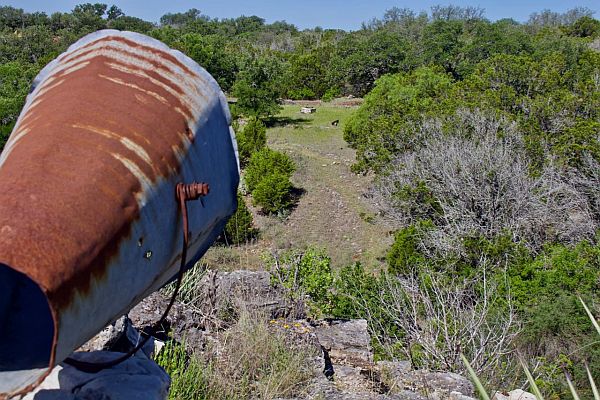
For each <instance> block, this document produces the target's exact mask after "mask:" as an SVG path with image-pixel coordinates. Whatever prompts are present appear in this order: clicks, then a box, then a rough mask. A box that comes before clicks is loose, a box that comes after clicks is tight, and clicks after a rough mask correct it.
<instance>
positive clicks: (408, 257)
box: [387, 221, 433, 275]
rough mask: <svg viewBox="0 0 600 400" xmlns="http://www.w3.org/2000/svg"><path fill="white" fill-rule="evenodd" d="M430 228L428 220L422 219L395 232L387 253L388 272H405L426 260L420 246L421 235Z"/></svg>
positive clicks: (430, 224) (431, 225)
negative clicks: (392, 242)
mask: <svg viewBox="0 0 600 400" xmlns="http://www.w3.org/2000/svg"><path fill="white" fill-rule="evenodd" d="M432 228H433V224H432V223H431V222H430V221H422V222H419V223H416V224H414V225H410V226H408V227H406V228H403V229H400V230H399V231H398V232H396V235H395V237H394V244H393V245H392V248H391V249H390V251H389V252H388V254H387V262H388V268H389V272H390V273H392V274H396V275H398V274H406V273H408V272H410V271H411V270H412V269H413V268H415V267H418V266H420V265H422V264H424V263H425V262H426V261H427V257H426V256H425V254H423V252H422V249H421V248H420V246H421V243H422V236H423V235H424V234H426V233H427V231H428V230H431V229H432Z"/></svg>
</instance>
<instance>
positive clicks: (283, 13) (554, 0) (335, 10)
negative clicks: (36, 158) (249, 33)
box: [0, 0, 600, 30]
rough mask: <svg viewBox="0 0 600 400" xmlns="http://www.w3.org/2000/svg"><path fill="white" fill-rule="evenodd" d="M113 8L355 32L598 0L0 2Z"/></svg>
mask: <svg viewBox="0 0 600 400" xmlns="http://www.w3.org/2000/svg"><path fill="white" fill-rule="evenodd" d="M87 2H89V3H96V2H98V3H106V4H108V5H112V4H116V5H117V6H118V7H120V8H121V9H122V10H123V11H124V12H125V14H127V15H131V16H134V17H140V18H143V19H145V20H148V21H154V22H156V21H158V20H159V18H160V17H161V15H163V14H166V13H168V12H181V11H186V10H188V9H190V8H197V9H199V10H201V11H202V13H203V14H206V15H209V16H210V17H219V18H229V17H237V16H240V15H258V16H259V17H262V18H265V19H266V20H267V22H273V21H277V20H286V21H287V22H290V23H293V24H295V25H296V26H298V27H299V28H301V29H303V28H312V27H315V26H321V27H323V28H341V29H346V30H355V29H358V28H360V24H361V22H363V21H368V20H370V19H371V18H373V17H381V16H382V15H383V13H384V11H385V10H386V9H389V8H391V7H394V6H396V7H400V8H403V7H407V8H411V9H413V10H415V11H421V10H424V11H429V7H431V6H432V5H435V4H445V5H447V4H454V5H459V6H469V5H471V6H479V7H482V8H484V9H485V10H486V16H487V18H489V19H491V20H497V19H501V18H514V19H516V20H517V21H526V20H527V19H528V17H529V15H530V14H531V13H532V12H535V11H541V10H543V9H546V8H548V9H551V10H552V11H558V12H564V11H566V10H567V9H570V8H573V7H575V6H584V7H588V8H590V9H591V10H593V11H595V12H596V14H595V17H596V18H598V17H599V16H598V10H599V9H600V1H598V0H595V1H593V0H575V1H572V0H545V1H523V0H502V1H485V0H481V1H479V2H477V1H464V0H455V1H452V2H451V3H448V2H444V1H439V0H437V1H436V0H432V1H430V0H421V1H419V0H405V1H393V0H201V1H198V0H196V1H193V0H168V1H164V0H112V1H104V0H0V5H10V6H13V7H18V8H23V9H25V10H26V11H45V12H46V13H48V14H50V13H52V12H55V11H63V12H66V11H70V10H72V9H73V7H74V6H75V5H76V4H80V3H87Z"/></svg>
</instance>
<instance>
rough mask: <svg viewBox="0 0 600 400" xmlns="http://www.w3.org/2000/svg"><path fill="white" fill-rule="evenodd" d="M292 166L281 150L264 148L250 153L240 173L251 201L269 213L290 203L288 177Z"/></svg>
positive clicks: (290, 190)
mask: <svg viewBox="0 0 600 400" xmlns="http://www.w3.org/2000/svg"><path fill="white" fill-rule="evenodd" d="M295 169H296V167H295V165H294V162H293V161H292V160H291V159H290V158H289V157H288V156H287V155H285V154H283V153H279V152H277V151H274V150H271V149H269V148H267V147H265V148H263V149H261V150H260V151H258V152H256V153H254V154H253V155H252V157H251V158H250V162H249V163H248V167H247V168H246V173H245V175H244V180H245V183H246V186H247V188H248V190H249V191H250V193H251V194H252V199H253V203H254V204H255V205H257V206H260V207H261V208H262V210H263V211H264V212H266V213H269V214H271V213H277V212H281V211H283V210H285V209H287V208H289V207H290V206H291V205H292V202H293V199H292V189H293V186H292V183H291V182H290V177H291V175H292V173H293V172H294V170H295Z"/></svg>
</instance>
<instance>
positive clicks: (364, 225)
mask: <svg viewBox="0 0 600 400" xmlns="http://www.w3.org/2000/svg"><path fill="white" fill-rule="evenodd" d="M300 108H301V106H299V105H286V106H284V107H283V110H282V111H281V113H280V114H279V115H278V116H277V117H276V118H274V119H273V120H272V121H271V123H270V124H269V125H270V127H269V129H268V131H267V141H268V145H269V147H271V148H273V149H275V150H278V151H282V152H284V153H286V154H288V155H289V156H290V157H291V158H292V159H293V160H294V161H295V162H296V165H297V171H296V173H295V174H294V175H293V176H292V183H293V184H294V186H295V187H296V188H298V190H299V193H300V197H299V201H298V203H297V205H296V207H295V208H294V209H293V210H292V211H291V213H290V214H289V215H288V216H286V217H285V218H277V217H269V216H264V215H260V214H259V213H258V212H256V210H253V213H254V216H255V223H256V224H257V226H258V228H259V230H260V235H259V239H258V240H256V241H253V242H251V243H248V244H246V245H242V246H236V247H230V248H226V249H224V248H222V247H221V248H213V249H211V251H210V252H209V253H208V254H207V255H206V256H205V257H204V262H205V263H206V264H207V265H209V266H210V267H211V268H216V269H226V270H232V269H240V268H243V269H252V270H258V269H262V268H263V266H262V265H263V263H262V260H261V255H263V254H264V253H265V252H266V253H270V252H277V251H280V250H287V249H292V248H303V247H306V246H309V245H314V246H317V247H323V248H325V249H326V250H327V252H328V254H330V256H331V260H332V266H333V267H334V268H339V267H342V266H345V265H348V264H351V263H353V262H356V261H360V262H363V263H365V264H366V265H368V266H369V267H374V268H377V267H379V266H380V265H382V263H381V259H382V257H384V256H385V253H386V251H387V249H388V248H389V246H390V245H391V242H392V238H391V237H390V236H389V234H388V231H389V229H388V228H387V227H386V226H385V224H384V223H383V222H382V221H380V220H379V219H378V218H377V217H376V210H375V209H374V208H373V207H372V205H371V204H370V203H369V200H368V199H366V198H364V196H363V193H365V192H366V191H367V189H368V187H369V185H370V183H371V178H370V177H368V176H357V175H355V174H353V173H352V172H351V171H350V166H351V165H352V164H353V163H354V160H355V153H354V151H353V150H352V149H350V148H349V147H348V145H347V144H346V142H345V141H344V139H343V126H344V124H345V122H346V120H347V119H348V117H349V116H350V115H351V114H352V112H353V111H354V110H355V108H349V107H344V106H339V105H333V104H328V103H324V104H323V105H320V106H317V112H316V113H314V114H308V115H307V114H301V113H300ZM336 120H337V121H339V123H338V125H337V126H334V125H332V122H333V121H336ZM246 200H247V203H248V204H249V203H250V201H249V199H246Z"/></svg>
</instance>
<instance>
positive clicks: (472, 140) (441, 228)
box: [376, 110, 598, 254]
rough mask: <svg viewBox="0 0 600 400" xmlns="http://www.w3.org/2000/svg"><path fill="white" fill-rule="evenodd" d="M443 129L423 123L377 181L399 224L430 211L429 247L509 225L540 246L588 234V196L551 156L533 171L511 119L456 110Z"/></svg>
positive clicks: (455, 248) (460, 246) (448, 246)
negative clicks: (450, 127)
mask: <svg viewBox="0 0 600 400" xmlns="http://www.w3.org/2000/svg"><path fill="white" fill-rule="evenodd" d="M452 119H453V122H452V124H454V125H458V126H462V128H461V130H460V131H458V132H452V134H446V133H444V132H443V130H442V125H443V124H444V122H441V121H437V122H436V121H435V120H434V121H433V122H431V123H429V124H425V125H423V130H422V131H421V132H420V134H422V135H423V136H424V138H423V139H421V140H420V142H421V144H420V146H419V148H418V149H415V150H414V151H410V152H408V151H407V152H404V153H402V154H400V155H399V156H397V157H396V158H395V159H394V161H393V162H392V163H391V164H390V165H389V166H388V167H387V168H386V170H385V174H382V175H381V178H380V179H379V181H378V185H377V190H376V193H377V194H378V195H379V196H380V198H381V200H380V203H381V204H384V205H386V208H385V212H386V215H387V216H388V217H389V218H390V219H392V220H393V221H395V222H396V223H397V224H398V225H399V226H400V227H405V226H408V225H411V224H414V223H416V222H418V221H419V220H421V219H424V218H426V219H430V220H431V221H433V222H434V224H435V225H436V226H437V228H438V229H437V230H435V231H434V232H432V234H431V235H428V239H429V240H430V245H431V246H430V247H433V248H435V249H437V251H439V252H441V253H444V254H451V253H454V254H456V253H461V252H463V251H464V239H465V238H468V237H473V236H475V237H479V236H481V237H484V238H487V239H493V238H495V237H498V236H500V235H502V234H503V232H505V231H509V232H511V233H512V234H513V235H514V240H515V241H519V242H522V243H524V244H526V245H527V246H529V247H530V248H531V249H533V250H535V251H538V250H540V249H541V247H542V246H543V245H544V244H545V243H546V242H557V241H558V242H562V243H577V242H579V241H581V240H582V239H591V238H593V237H594V233H595V230H596V229H597V228H598V225H597V224H596V223H595V222H594V218H593V214H594V209H595V205H594V201H590V200H593V199H589V198H588V194H586V190H585V188H583V187H580V186H579V185H577V184H576V182H577V181H576V180H574V179H572V177H571V176H570V174H575V175H577V176H580V177H581V180H582V181H586V178H585V177H583V176H581V174H577V173H576V172H575V171H572V170H569V171H570V172H569V173H567V172H566V171H565V170H563V169H562V168H561V166H560V165H557V164H556V163H548V164H547V165H546V166H545V167H544V168H543V169H542V170H541V171H540V172H539V174H536V175H533V174H532V173H531V170H532V168H533V165H532V164H531V161H530V159H529V158H528V156H527V150H526V146H525V144H524V140H523V137H522V135H521V133H520V132H519V131H518V130H516V125H515V124H513V123H510V122H509V121H506V120H505V119H504V118H495V117H493V116H489V115H485V114H482V113H480V112H476V111H475V112H472V111H467V110H459V111H458V112H457V113H456V115H455V116H454V117H453V118H452Z"/></svg>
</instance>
